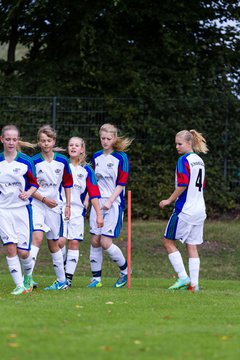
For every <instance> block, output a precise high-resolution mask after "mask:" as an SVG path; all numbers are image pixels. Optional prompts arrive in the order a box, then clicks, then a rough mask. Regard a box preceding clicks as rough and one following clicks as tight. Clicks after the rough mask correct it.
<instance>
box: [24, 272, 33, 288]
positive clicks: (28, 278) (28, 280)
mask: <svg viewBox="0 0 240 360" xmlns="http://www.w3.org/2000/svg"><path fill="white" fill-rule="evenodd" d="M23 285H24V287H25V288H26V289H27V292H31V291H32V289H33V279H32V275H25V274H24V279H23Z"/></svg>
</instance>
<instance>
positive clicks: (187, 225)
mask: <svg viewBox="0 0 240 360" xmlns="http://www.w3.org/2000/svg"><path fill="white" fill-rule="evenodd" d="M175 142H176V149H177V152H178V154H179V155H181V156H180V157H179V159H178V162H177V167H176V188H175V191H174V192H173V193H172V194H171V196H170V197H169V198H168V199H166V200H162V201H160V203H159V206H160V208H164V206H166V205H170V204H171V203H172V202H173V201H175V206H174V211H173V213H172V215H171V217H170V219H169V221H168V224H167V227H166V230H165V233H164V239H163V245H164V247H165V249H166V250H167V253H168V257H169V261H170V263H171V264H172V266H173V268H174V270H175V272H176V273H177V275H178V279H177V281H176V282H175V284H173V285H172V286H170V287H169V289H170V290H178V289H182V290H185V289H186V290H190V291H193V292H196V291H199V290H200V287H199V270H200V259H199V254H198V245H200V244H202V243H203V226H204V220H205V218H206V209H205V202H204V196H203V190H204V187H205V165H204V162H203V160H202V159H201V157H200V156H199V155H197V153H204V154H205V153H207V151H208V148H207V145H206V141H205V139H204V138H203V136H202V134H200V133H199V132H197V131H196V130H190V131H188V130H182V131H180V132H178V133H177V134H176V138H175ZM176 240H179V241H180V242H181V243H183V244H186V247H187V253H188V266H189V276H188V274H187V272H186V269H185V266H184V263H183V260H182V256H181V254H180V252H179V251H178V249H177V247H176Z"/></svg>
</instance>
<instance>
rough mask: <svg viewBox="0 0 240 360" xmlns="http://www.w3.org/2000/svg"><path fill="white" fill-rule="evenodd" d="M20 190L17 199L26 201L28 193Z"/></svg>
mask: <svg viewBox="0 0 240 360" xmlns="http://www.w3.org/2000/svg"><path fill="white" fill-rule="evenodd" d="M19 190H20V194H19V195H18V197H19V198H20V199H21V200H23V201H26V200H27V199H28V198H29V197H30V196H29V194H28V192H27V191H24V190H21V189H19Z"/></svg>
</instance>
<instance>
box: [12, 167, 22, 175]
mask: <svg viewBox="0 0 240 360" xmlns="http://www.w3.org/2000/svg"><path fill="white" fill-rule="evenodd" d="M20 171H21V169H20V168H15V169H13V173H14V174H19V173H20Z"/></svg>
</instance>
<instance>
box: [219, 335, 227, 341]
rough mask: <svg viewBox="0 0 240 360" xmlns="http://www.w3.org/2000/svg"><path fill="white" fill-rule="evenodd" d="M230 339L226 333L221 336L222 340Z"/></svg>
mask: <svg viewBox="0 0 240 360" xmlns="http://www.w3.org/2000/svg"><path fill="white" fill-rule="evenodd" d="M228 339H229V336H226V335H224V336H221V337H220V340H222V341H226V340H228Z"/></svg>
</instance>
